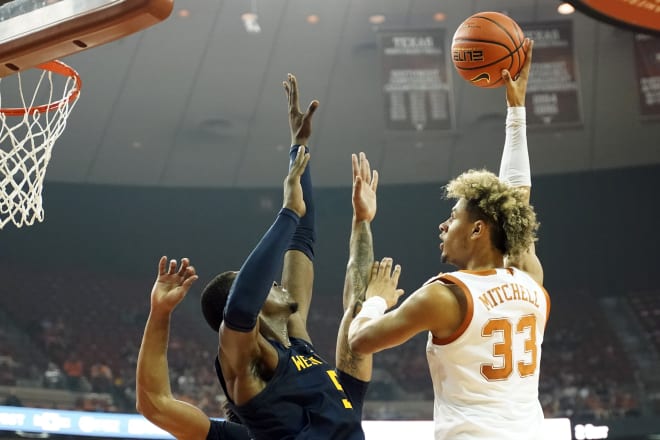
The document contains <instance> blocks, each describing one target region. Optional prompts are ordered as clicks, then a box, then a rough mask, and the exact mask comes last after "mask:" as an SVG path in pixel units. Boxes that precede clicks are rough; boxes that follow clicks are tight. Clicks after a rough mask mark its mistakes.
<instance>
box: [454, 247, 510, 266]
mask: <svg viewBox="0 0 660 440" xmlns="http://www.w3.org/2000/svg"><path fill="white" fill-rule="evenodd" d="M500 267H504V255H502V253H501V252H500V251H498V250H496V249H493V248H485V249H481V250H479V251H476V252H474V253H473V254H472V255H471V256H470V259H469V260H468V261H467V263H466V264H465V266H464V267H463V269H467V270H488V269H496V268H500Z"/></svg>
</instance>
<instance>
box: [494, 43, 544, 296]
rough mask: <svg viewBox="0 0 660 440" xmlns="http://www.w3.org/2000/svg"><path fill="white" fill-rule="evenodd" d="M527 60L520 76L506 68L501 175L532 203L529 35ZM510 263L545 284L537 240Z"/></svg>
mask: <svg viewBox="0 0 660 440" xmlns="http://www.w3.org/2000/svg"><path fill="white" fill-rule="evenodd" d="M525 44H526V58H525V64H524V65H523V68H522V70H521V71H520V75H519V76H518V79H515V80H514V79H513V78H511V74H510V73H509V71H508V70H504V71H503V77H504V81H505V83H506V102H507V117H506V139H505V142H504V150H503V151H502V161H501V163H500V174H499V177H500V179H501V180H503V181H504V182H506V183H508V184H509V185H512V186H515V187H519V188H520V189H521V190H522V191H524V193H525V195H526V198H527V202H528V203H529V200H530V194H531V188H532V178H531V172H530V165H529V152H528V149H527V124H526V115H525V94H526V93H527V81H528V79H529V71H530V68H531V65H532V48H533V46H534V42H533V41H530V40H529V39H527V40H526V41H525ZM505 265H506V266H514V267H517V268H519V269H521V270H524V271H525V272H527V273H529V274H530V275H531V276H532V278H534V279H535V280H536V281H537V282H538V283H539V284H543V267H542V266H541V262H540V261H539V259H538V257H537V256H536V248H535V246H534V244H532V245H531V246H530V248H529V249H528V250H527V251H526V252H524V253H522V254H521V255H519V256H517V257H515V258H513V257H508V258H507V259H506V261H505Z"/></svg>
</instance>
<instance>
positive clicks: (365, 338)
mask: <svg viewBox="0 0 660 440" xmlns="http://www.w3.org/2000/svg"><path fill="white" fill-rule="evenodd" d="M369 339H370V338H369V335H368V332H365V331H364V330H359V329H357V328H354V327H353V325H351V328H350V330H349V332H348V348H349V349H350V350H351V352H352V353H354V354H357V355H360V356H364V355H369V354H372V353H373V352H374V351H373V350H372V347H371V345H372V344H371V343H370V340H369Z"/></svg>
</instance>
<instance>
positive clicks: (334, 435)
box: [215, 338, 364, 440]
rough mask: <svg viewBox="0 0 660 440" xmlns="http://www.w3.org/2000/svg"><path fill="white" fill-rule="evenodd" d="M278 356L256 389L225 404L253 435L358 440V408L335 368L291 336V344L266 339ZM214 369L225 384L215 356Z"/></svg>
mask: <svg viewBox="0 0 660 440" xmlns="http://www.w3.org/2000/svg"><path fill="white" fill-rule="evenodd" d="M269 342H270V343H271V344H272V345H273V347H275V349H276V350H277V353H278V356H279V361H278V364H277V369H276V370H275V372H274V374H273V377H272V378H271V379H270V380H269V381H268V383H267V384H266V388H264V389H263V390H262V391H261V392H260V393H259V394H257V395H256V396H255V397H253V398H252V399H251V400H250V401H248V402H247V403H245V404H243V405H234V404H233V402H231V399H229V397H227V398H228V399H229V400H230V402H231V405H230V407H231V409H232V410H233V411H234V413H235V414H236V415H237V416H238V417H239V418H240V419H241V421H242V423H243V424H244V425H245V426H247V427H248V429H249V431H250V433H251V435H252V437H253V438H257V439H259V440H293V439H296V440H303V439H305V440H307V439H309V440H331V439H332V440H334V439H341V440H364V432H363V431H362V425H361V420H360V411H358V410H356V409H355V408H353V404H352V402H351V401H350V400H349V398H348V396H347V395H346V393H345V391H344V389H343V387H342V385H341V383H340V382H339V379H338V378H337V372H336V371H335V369H334V368H332V367H331V366H330V365H329V364H328V363H327V362H325V361H324V360H323V359H321V357H320V356H319V355H318V354H317V353H316V352H315V351H314V348H313V347H312V346H311V344H309V343H308V342H306V341H304V340H302V339H296V338H291V347H288V348H287V347H285V346H284V345H282V344H280V343H278V342H274V341H269ZM215 369H216V372H217V374H218V379H219V380H220V383H221V385H222V388H223V389H224V391H225V394H226V395H227V396H228V394H227V389H226V385H225V382H224V378H223V376H222V371H221V370H220V364H219V363H218V359H217V358H216V361H215Z"/></svg>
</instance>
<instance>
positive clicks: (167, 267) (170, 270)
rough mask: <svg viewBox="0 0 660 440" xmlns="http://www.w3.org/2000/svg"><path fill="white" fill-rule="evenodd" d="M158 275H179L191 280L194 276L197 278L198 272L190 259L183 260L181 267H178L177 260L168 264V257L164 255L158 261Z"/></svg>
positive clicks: (172, 260)
mask: <svg viewBox="0 0 660 440" xmlns="http://www.w3.org/2000/svg"><path fill="white" fill-rule="evenodd" d="M177 266H178V269H177ZM158 275H159V276H164V275H177V276H180V277H183V278H185V279H189V278H191V277H193V276H194V277H196V271H195V268H194V267H193V266H191V265H190V259H188V258H186V257H184V258H182V259H181V265H177V261H176V260H175V259H171V260H170V261H169V263H168V261H167V256H165V255H163V256H162V257H160V260H159V261H158Z"/></svg>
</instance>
